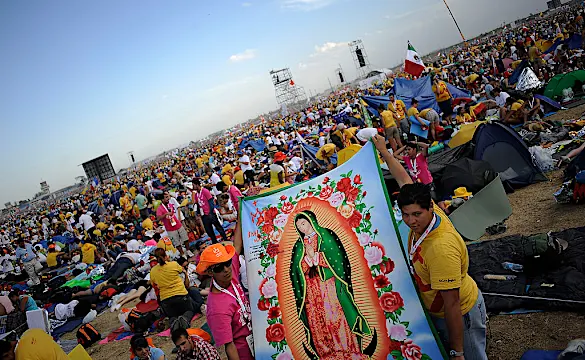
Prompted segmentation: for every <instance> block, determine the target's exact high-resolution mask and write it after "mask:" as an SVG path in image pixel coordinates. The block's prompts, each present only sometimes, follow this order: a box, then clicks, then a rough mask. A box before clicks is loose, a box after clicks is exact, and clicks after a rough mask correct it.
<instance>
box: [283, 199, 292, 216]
mask: <svg viewBox="0 0 585 360" xmlns="http://www.w3.org/2000/svg"><path fill="white" fill-rule="evenodd" d="M294 209H295V206H294V205H293V204H292V203H290V202H288V201H286V202H284V203H283V204H282V206H281V207H280V211H282V213H283V214H290V213H291V212H292V211H293V210H294Z"/></svg>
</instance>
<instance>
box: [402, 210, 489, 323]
mask: <svg viewBox="0 0 585 360" xmlns="http://www.w3.org/2000/svg"><path fill="white" fill-rule="evenodd" d="M434 211H435V213H436V214H437V216H439V218H440V219H441V222H440V224H439V226H438V227H437V228H435V229H434V230H432V231H431V232H430V233H429V235H428V236H427V237H426V239H425V240H424V241H423V242H422V244H421V245H420V247H419V249H420V256H421V257H422V259H423V262H421V261H417V260H416V255H415V261H414V270H415V280H416V283H417V286H418V288H419V290H420V293H421V297H422V299H423V302H424V304H425V306H426V308H427V309H428V310H429V312H430V313H431V314H432V315H434V316H437V317H440V318H443V317H444V316H445V307H444V303H443V298H442V296H441V294H440V291H441V290H452V289H457V288H458V289H459V301H460V303H461V314H463V315H465V314H467V313H468V312H469V311H470V310H471V308H472V307H473V306H474V305H475V302H476V301H477V296H478V288H477V284H476V283H475V281H474V280H473V279H472V278H471V276H469V274H468V273H467V270H468V268H469V255H468V253H467V247H466V246H465V242H464V241H463V239H462V238H461V235H459V233H458V232H457V230H455V227H453V224H452V223H451V221H450V220H449V218H448V217H447V216H446V215H445V213H443V211H442V210H441V209H440V208H439V207H438V206H436V205H435V206H434ZM412 236H413V234H412V231H411V232H410V234H409V241H408V248H409V249H410V247H411V246H412V245H413V241H412V240H413V239H412ZM417 253H418V251H417Z"/></svg>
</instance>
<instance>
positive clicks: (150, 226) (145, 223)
mask: <svg viewBox="0 0 585 360" xmlns="http://www.w3.org/2000/svg"><path fill="white" fill-rule="evenodd" d="M142 228H143V229H145V230H154V224H153V223H152V220H150V218H146V219H144V221H142Z"/></svg>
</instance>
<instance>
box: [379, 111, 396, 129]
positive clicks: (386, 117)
mask: <svg viewBox="0 0 585 360" xmlns="http://www.w3.org/2000/svg"><path fill="white" fill-rule="evenodd" d="M380 116H381V117H382V122H383V123H384V127H385V128H386V129H388V128H391V127H396V120H394V114H393V113H392V111H390V110H384V111H382V112H381V113H380Z"/></svg>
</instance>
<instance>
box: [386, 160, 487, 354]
mask: <svg viewBox="0 0 585 360" xmlns="http://www.w3.org/2000/svg"><path fill="white" fill-rule="evenodd" d="M382 156H383V157H384V159H385V160H386V159H387V156H385V155H384V154H383V155H382ZM398 165H399V164H398ZM389 168H391V173H392V175H393V176H396V174H395V173H396V171H395V169H397V168H396V167H394V166H390V165H389ZM397 171H399V170H397ZM402 171H404V170H402ZM399 183H400V182H399ZM398 206H399V207H400V210H401V211H402V219H403V220H404V222H405V223H406V225H408V227H410V230H411V231H410V234H409V241H408V253H409V259H410V263H411V265H412V266H413V269H414V272H413V276H414V279H415V281H416V284H417V286H418V289H419V291H420V294H421V297H422V299H423V303H424V304H425V307H426V308H427V310H428V311H429V313H430V314H431V318H432V320H433V323H434V324H435V327H436V328H437V330H438V331H439V334H440V335H441V338H442V339H445V342H446V343H445V346H446V347H447V348H448V349H449V350H450V352H449V356H450V358H453V359H463V358H468V359H486V360H487V355H486V353H485V347H486V325H485V324H486V310H485V303H484V300H483V297H482V295H481V292H480V291H479V289H478V287H477V284H476V283H475V281H474V280H473V279H472V278H471V277H470V276H469V274H468V268H469V255H468V253H467V247H466V245H465V242H464V241H463V239H462V238H461V235H459V233H458V232H457V230H456V229H455V227H454V226H453V224H452V223H451V221H450V220H449V218H448V217H447V216H446V215H445V214H444V213H443V211H442V210H441V209H440V208H439V207H438V206H436V205H434V204H433V201H432V198H431V193H430V190H429V189H428V188H427V187H425V185H423V184H419V183H417V184H412V183H410V184H408V183H407V184H406V185H404V186H402V188H401V189H400V194H399V195H398ZM425 233H426V234H427V235H426V236H425V235H424V234H425ZM421 238H422V240H421ZM464 319H465V320H464ZM464 323H465V325H464Z"/></svg>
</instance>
